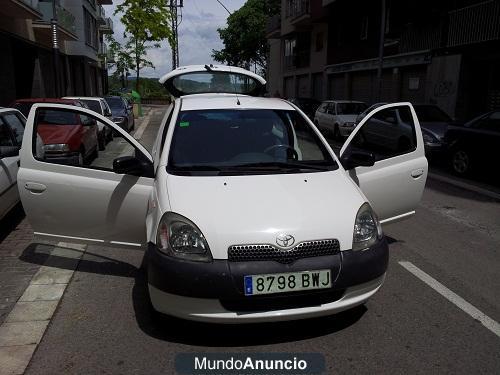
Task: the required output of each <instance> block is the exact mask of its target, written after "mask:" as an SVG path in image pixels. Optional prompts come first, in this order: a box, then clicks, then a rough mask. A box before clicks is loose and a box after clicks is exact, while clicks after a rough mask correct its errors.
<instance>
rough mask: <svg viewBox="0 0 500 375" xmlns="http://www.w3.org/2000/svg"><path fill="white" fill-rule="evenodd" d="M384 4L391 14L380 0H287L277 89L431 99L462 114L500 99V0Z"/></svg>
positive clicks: (272, 35) (277, 32) (273, 38)
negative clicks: (383, 15) (381, 51)
mask: <svg viewBox="0 0 500 375" xmlns="http://www.w3.org/2000/svg"><path fill="white" fill-rule="evenodd" d="M385 3H386V9H385V19H383V18H382V14H384V13H383V12H382V1H381V0H375V1H373V0H284V1H282V9H281V15H280V17H279V20H278V19H271V20H270V21H269V25H268V39H269V44H270V56H269V69H268V75H269V77H268V80H269V91H270V93H271V94H274V93H275V92H280V93H281V95H282V96H285V97H297V96H305V97H315V98H318V99H327V98H329V99H352V100H363V101H366V102H368V103H374V102H381V101H399V100H408V101H411V102H414V103H433V104H437V105H439V106H440V107H441V108H442V109H443V110H445V111H446V112H448V114H450V115H451V116H453V117H455V118H457V119H468V118H471V117H473V116H475V115H477V114H479V113H482V112H485V111H488V110H491V109H494V108H499V107H500V70H499V69H498V66H500V1H499V0H487V1H485V0H442V1H431V0H409V1H404V2H402V1H396V0H386V1H385ZM277 25H278V26H277ZM382 25H383V33H382V32H381V30H382ZM321 35H323V37H322V36H321ZM381 35H383V37H382V38H381ZM381 44H382V46H383V48H382V50H383V55H382V56H383V59H382V74H381V78H380V79H379V76H378V68H379V66H380V60H379V56H380V47H381Z"/></svg>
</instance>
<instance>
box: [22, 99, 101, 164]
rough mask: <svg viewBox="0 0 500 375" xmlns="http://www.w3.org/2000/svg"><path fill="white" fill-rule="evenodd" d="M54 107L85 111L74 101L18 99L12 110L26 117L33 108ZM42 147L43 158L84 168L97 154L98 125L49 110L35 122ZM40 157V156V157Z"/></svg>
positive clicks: (41, 112)
mask: <svg viewBox="0 0 500 375" xmlns="http://www.w3.org/2000/svg"><path fill="white" fill-rule="evenodd" d="M36 103H56V104H67V105H75V106H78V107H84V108H88V107H87V106H86V105H85V104H83V103H82V102H81V101H79V100H76V99H55V98H34V99H18V100H16V101H15V102H14V103H13V105H12V107H13V108H16V109H18V110H19V111H21V112H22V113H23V114H25V116H28V114H29V111H30V109H31V107H32V106H33V104H36ZM35 124H37V126H38V127H37V132H38V135H39V136H40V137H41V139H42V141H43V144H44V147H43V149H44V154H45V155H44V158H45V159H50V161H51V162H56V163H60V164H70V165H83V164H86V163H89V162H90V161H92V160H93V159H95V158H96V157H97V155H98V153H99V151H98V127H97V122H96V121H95V120H94V119H92V118H90V117H87V116H84V115H77V114H75V113H71V112H64V111H56V110H50V109H44V110H40V111H39V112H38V114H37V119H36V121H35ZM39 156H40V155H39Z"/></svg>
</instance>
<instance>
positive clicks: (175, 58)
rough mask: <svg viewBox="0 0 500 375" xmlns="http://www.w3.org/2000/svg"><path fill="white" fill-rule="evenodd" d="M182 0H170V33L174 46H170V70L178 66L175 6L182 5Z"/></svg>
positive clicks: (177, 21)
mask: <svg viewBox="0 0 500 375" xmlns="http://www.w3.org/2000/svg"><path fill="white" fill-rule="evenodd" d="M183 3H184V1H183V0H180V1H179V0H170V14H171V15H172V34H173V39H174V47H173V48H172V70H173V69H176V68H178V67H179V33H178V27H179V18H178V12H177V8H182V7H183V6H184V4H183Z"/></svg>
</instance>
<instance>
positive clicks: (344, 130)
mask: <svg viewBox="0 0 500 375" xmlns="http://www.w3.org/2000/svg"><path fill="white" fill-rule="evenodd" d="M354 129H356V124H350V123H349V124H342V125H340V126H339V131H340V135H342V136H343V137H348V136H349V135H351V133H352V132H353V130H354Z"/></svg>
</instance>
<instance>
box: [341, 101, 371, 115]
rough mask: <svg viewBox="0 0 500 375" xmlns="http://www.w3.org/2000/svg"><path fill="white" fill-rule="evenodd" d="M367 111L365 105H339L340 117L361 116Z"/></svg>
mask: <svg viewBox="0 0 500 375" xmlns="http://www.w3.org/2000/svg"><path fill="white" fill-rule="evenodd" d="M365 109H366V104H364V103H337V114H338V115H359V114H360V113H361V112H363V111H364V110H365Z"/></svg>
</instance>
